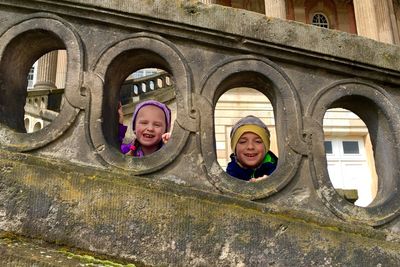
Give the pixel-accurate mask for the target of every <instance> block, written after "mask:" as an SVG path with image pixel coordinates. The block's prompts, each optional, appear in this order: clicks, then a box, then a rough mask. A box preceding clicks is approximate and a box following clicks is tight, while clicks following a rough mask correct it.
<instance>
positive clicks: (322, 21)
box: [311, 13, 329, 29]
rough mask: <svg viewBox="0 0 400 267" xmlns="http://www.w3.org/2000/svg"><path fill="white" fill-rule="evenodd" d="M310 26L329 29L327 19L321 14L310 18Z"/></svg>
mask: <svg viewBox="0 0 400 267" xmlns="http://www.w3.org/2000/svg"><path fill="white" fill-rule="evenodd" d="M311 24H312V25H314V26H318V27H322V28H327V29H329V21H328V17H327V16H325V14H323V13H315V14H314V15H313V17H312V22H311Z"/></svg>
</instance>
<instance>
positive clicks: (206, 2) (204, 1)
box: [200, 0, 216, 4]
mask: <svg viewBox="0 0 400 267" xmlns="http://www.w3.org/2000/svg"><path fill="white" fill-rule="evenodd" d="M200 1H201V2H203V3H204V4H215V2H216V0H200Z"/></svg>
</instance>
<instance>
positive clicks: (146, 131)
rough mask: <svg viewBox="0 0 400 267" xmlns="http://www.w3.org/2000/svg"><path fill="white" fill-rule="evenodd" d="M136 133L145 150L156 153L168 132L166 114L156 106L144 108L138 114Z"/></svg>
mask: <svg viewBox="0 0 400 267" xmlns="http://www.w3.org/2000/svg"><path fill="white" fill-rule="evenodd" d="M135 131H136V138H137V141H138V142H139V143H140V144H141V145H142V148H143V149H146V150H150V151H151V150H153V151H152V152H154V151H156V150H157V149H158V144H159V143H160V141H161V137H162V135H163V134H164V133H165V132H166V125H165V115H164V112H163V111H162V110H161V109H160V108H158V107H156V106H152V105H149V106H144V107H143V108H141V109H140V110H139V112H138V114H137V117H136V121H135Z"/></svg>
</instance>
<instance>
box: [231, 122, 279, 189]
mask: <svg viewBox="0 0 400 267" xmlns="http://www.w3.org/2000/svg"><path fill="white" fill-rule="evenodd" d="M230 137H231V148H232V151H233V153H232V154H231V156H230V157H231V162H229V163H228V166H227V168H226V172H227V173H228V174H229V175H231V176H233V177H236V178H238V179H241V180H245V181H249V182H257V181H260V180H263V179H266V178H267V177H268V176H269V175H270V174H271V173H272V172H273V171H274V170H275V169H276V165H277V164H278V158H277V156H275V154H274V153H272V152H271V151H269V147H270V133H269V130H268V128H267V126H266V125H265V124H264V123H263V122H262V121H261V120H260V119H259V118H257V117H255V116H252V115H250V116H247V117H244V118H242V119H240V120H239V121H238V122H237V123H236V124H235V125H234V126H233V128H232V130H231V133H230Z"/></svg>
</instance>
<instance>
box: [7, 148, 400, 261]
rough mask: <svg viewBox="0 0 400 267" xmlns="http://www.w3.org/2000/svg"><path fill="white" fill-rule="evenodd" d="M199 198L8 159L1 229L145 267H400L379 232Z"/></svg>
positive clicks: (159, 185)
mask: <svg viewBox="0 0 400 267" xmlns="http://www.w3.org/2000/svg"><path fill="white" fill-rule="evenodd" d="M7 158H8V159H7ZM11 159H12V160H11ZM33 163H35V164H33ZM194 192H195V191H193V190H192V189H190V188H186V189H185V187H182V186H178V185H171V184H170V183H166V184H163V182H160V181H158V182H156V181H152V180H150V179H146V178H139V177H129V175H126V174H125V175H123V174H121V173H117V172H115V173H112V172H106V171H101V170H98V171H96V170H95V169H90V168H86V167H82V166H75V165H72V164H62V163H57V162H50V160H45V159H41V158H37V157H33V156H29V155H23V154H15V153H8V152H7V153H1V160H0V198H1V199H0V203H2V204H1V206H0V214H1V216H0V225H1V228H2V229H3V230H6V231H10V232H14V233H17V234H22V235H26V236H30V237H35V238H39V239H43V240H45V241H49V242H55V243H62V244H66V245H68V246H71V247H76V248H80V249H83V250H89V251H92V252H94V253H98V254H105V255H109V256H111V257H117V258H120V259H123V260H127V261H135V262H137V261H139V260H140V261H141V262H143V263H144V264H146V265H159V264H165V265H169V266H177V265H180V266H181V265H184V266H189V265H190V266H191V265H210V266H212V265H215V266H220V265H225V266H229V265H230V266H232V265H240V264H245V265H252V266H254V265H264V266H265V265H271V264H278V265H294V264H300V265H303V266H304V265H320V266H330V265H332V264H333V263H338V264H344V265H345V264H348V265H354V264H361V265H365V266H371V265H378V264H382V263H384V264H388V265H397V264H399V263H400V256H399V255H398V250H399V249H400V244H398V243H397V242H394V241H392V242H389V241H386V240H385V238H386V237H385V235H384V233H383V232H380V231H379V230H374V229H372V228H369V227H363V226H359V227H358V228H357V227H353V228H352V231H347V230H350V226H348V225H346V224H344V223H343V224H340V223H332V224H331V225H328V224H327V223H328V222H326V224H325V225H324V224H318V223H317V222H316V221H312V220H311V218H312V216H310V217H309V219H310V221H307V220H306V218H305V217H303V218H301V217H298V218H296V217H295V216H293V214H294V213H292V214H291V213H288V215H285V213H280V214H278V213H270V212H269V211H268V208H265V209H262V208H261V207H258V204H256V203H253V202H249V201H242V200H235V199H230V198H227V197H224V196H215V195H213V194H208V193H204V192H198V194H194ZM341 225H342V227H341ZM346 229H347V230H346Z"/></svg>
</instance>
